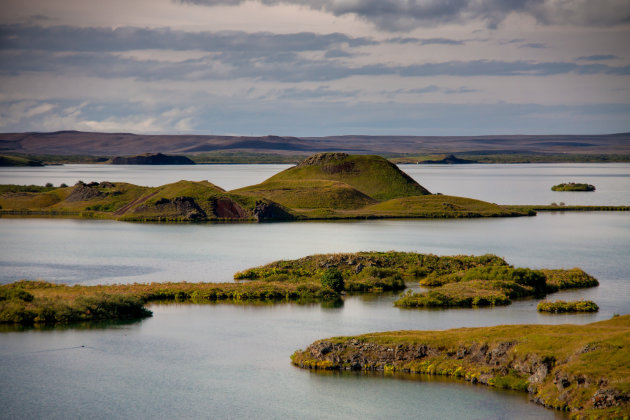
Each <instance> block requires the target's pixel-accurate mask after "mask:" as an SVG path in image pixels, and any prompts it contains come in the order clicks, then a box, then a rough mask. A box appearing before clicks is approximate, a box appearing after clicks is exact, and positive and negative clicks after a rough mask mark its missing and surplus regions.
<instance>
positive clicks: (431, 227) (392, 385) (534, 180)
mask: <svg viewBox="0 0 630 420" xmlns="http://www.w3.org/2000/svg"><path fill="white" fill-rule="evenodd" d="M284 167H286V166H283V165H250V166H244V165H199V166H194V167H163V168H158V169H156V168H154V167H151V168H145V167H140V168H139V169H138V170H137V172H134V171H136V168H138V167H114V168H113V169H114V170H112V169H111V168H110V167H106V166H99V165H66V166H59V167H47V168H40V170H43V171H48V172H46V173H44V172H40V173H39V175H38V176H39V177H40V178H37V177H36V176H35V175H33V174H37V173H38V172H36V169H33V168H26V169H24V170H22V169H20V170H15V169H11V170H9V169H3V170H2V171H1V172H0V183H8V182H18V181H9V180H13V179H30V181H23V182H22V181H20V182H18V183H34V184H42V182H43V183H45V182H49V181H50V182H54V183H55V184H59V183H60V182H66V183H68V184H71V183H74V182H76V180H78V179H82V180H84V181H92V180H105V179H109V180H119V181H127V182H134V183H137V184H145V185H159V184H163V183H165V182H171V181H175V180H178V179H197V180H199V179H209V180H210V181H211V182H214V183H216V184H217V185H221V186H223V187H225V188H236V187H239V186H243V185H248V184H252V183H256V182H260V181H262V180H263V179H265V178H267V177H268V176H270V175H272V174H273V173H275V172H276V171H278V170H281V169H282V168H284ZM581 167H584V168H586V169H585V170H584V171H585V172H584V173H588V174H591V175H592V177H591V175H589V177H579V176H576V175H575V174H578V175H579V173H578V172H579V171H581V169H579V168H581ZM64 168H65V169H64ZM402 169H404V170H406V171H407V172H408V173H410V174H411V175H412V176H414V177H415V178H417V179H422V184H423V185H425V186H426V187H427V188H429V189H430V190H432V191H439V192H443V193H449V194H459V195H467V196H475V194H479V195H486V196H488V197H492V196H493V195H494V197H495V199H493V200H492V201H495V202H510V201H511V200H514V199H516V198H517V197H518V196H520V195H523V196H524V197H526V198H527V199H523V200H522V201H521V200H519V201H513V202H520V203H524V202H533V201H531V200H540V201H537V202H540V203H546V201H542V200H548V198H547V195H546V194H547V190H548V189H549V188H550V187H551V185H553V184H554V183H559V182H564V181H571V180H575V181H584V182H589V183H592V184H595V185H596V186H597V187H598V191H596V192H595V193H584V195H580V196H577V198H576V200H590V199H591V198H590V197H591V196H589V195H588V194H597V196H596V197H599V199H601V200H602V201H598V202H596V203H595V204H623V205H628V204H630V199H629V198H630V185H628V184H630V183H629V182H628V174H629V173H630V170H629V169H630V165H617V164H611V165H599V164H594V165H573V164H563V165H497V166H496V167H495V166H490V165H466V166H461V167H459V166H458V167H442V166H437V165H431V166H420V165H408V166H402ZM451 169H452V170H453V172H449V171H450V170H451ZM32 171H34V172H32ZM197 171H198V172H197ZM53 173H54V174H55V176H56V177H57V178H55V180H53V179H51V177H52V174H53ZM134 173H136V174H137V175H138V177H137V178H135V177H134V175H133V174H134ZM536 173H538V174H544V175H541V176H540V177H538V176H536ZM27 174H31V175H27ZM117 174H118V176H120V177H121V178H119V179H114V178H113V176H114V175H117ZM195 174H196V175H199V177H196V178H195V177H193V175H195ZM596 174H599V175H596ZM77 176H78V177H79V178H77ZM100 176H103V178H100ZM573 176H575V179H573V178H571V177H573ZM596 176H598V177H599V178H597V179H595V177H596ZM20 177H27V178H20ZM28 177H30V178H28ZM125 177H126V178H125ZM510 178H511V179H516V180H518V182H510V181H506V179H510ZM527 178H530V183H527V182H526V179H527ZM539 178H542V179H539ZM151 179H153V180H154V181H153V182H149V181H150V180H151ZM470 179H477V181H476V182H471V181H470ZM552 179H553V180H552ZM594 179H595V180H594ZM549 183H551V185H548V184H549ZM473 184H474V185H483V187H481V186H479V188H474V187H473ZM508 184H509V185H512V186H516V185H520V187H518V189H517V190H516V191H515V190H512V189H509V188H508ZM492 185H494V186H495V188H494V189H492V188H490V187H488V186H492ZM543 186H544V191H543V189H542V187H543ZM486 187H487V188H486ZM466 188H470V191H469V192H468V193H467V194H464V192H462V191H463V190H465V189H466ZM514 188H516V187H514ZM451 191H460V192H451ZM607 191H608V192H607ZM610 191H618V193H615V194H613V193H610ZM549 193H551V191H549ZM555 194H567V193H555ZM555 194H554V196H555ZM572 194H580V193H572ZM607 194H609V195H607ZM498 195H500V197H499V198H501V197H504V198H505V200H501V199H496V197H497V196H498ZM613 196H614V197H613ZM561 197H562V198H561V199H560V198H554V199H553V201H564V202H567V203H568V202H569V198H565V197H570V196H566V195H561ZM581 197H584V198H581ZM602 197H603V198H602ZM606 197H608V198H606ZM477 198H482V197H479V196H477ZM486 199H488V200H490V199H489V198H486ZM579 204H590V202H586V201H582V202H579ZM394 249H395V250H401V251H418V252H427V253H428V252H431V253H435V254H440V255H449V254H484V253H495V254H497V255H500V256H502V257H504V258H506V259H507V261H508V262H509V263H511V264H514V265H517V266H525V267H531V268H541V267H548V268H562V267H564V268H570V267H574V266H579V267H581V268H583V269H584V270H586V271H587V272H588V273H590V274H592V275H594V276H595V277H597V278H598V279H599V280H600V283H601V284H600V286H599V287H597V288H593V289H586V290H579V291H572V292H563V293H560V294H556V295H551V297H553V298H555V297H561V298H567V299H569V298H570V299H573V298H585V299H592V300H595V301H596V302H597V303H598V304H599V306H600V308H601V309H600V312H599V313H597V314H586V315H560V316H553V315H543V314H539V313H538V312H536V309H535V305H536V303H537V301H535V300H521V301H516V302H514V303H513V304H512V305H510V306H506V307H499V308H494V309H492V308H482V309H454V310H401V309H398V308H395V307H394V306H393V304H392V302H393V301H394V299H395V298H396V296H395V295H392V294H383V295H371V296H351V297H346V299H345V301H344V303H343V305H340V306H333V307H331V306H330V305H326V304H309V305H297V304H276V305H231V304H217V305H180V304H171V305H151V310H153V312H154V316H153V317H152V318H149V319H146V320H143V321H141V322H135V323H130V324H106V325H92V326H90V327H87V328H80V327H78V326H75V327H71V328H64V329H49V330H44V331H36V330H26V331H21V332H17V331H10V330H8V329H5V332H3V333H2V334H0V378H1V379H0V404H1V405H2V413H0V417H2V418H12V419H13V418H43V417H45V418H53V419H56V418H59V419H61V418H64V419H65V418H81V417H89V418H131V417H138V418H149V417H150V418H158V419H162V418H164V419H167V418H200V417H201V418H263V419H272V418H307V419H308V418H313V419H315V418H318V419H319V418H365V419H380V418H384V417H390V418H402V417H406V418H408V417H418V418H436V419H437V418H467V419H485V418H506V419H508V418H510V419H511V418H524V419H527V418H531V419H534V418H536V419H538V418H564V417H563V415H562V414H561V413H556V412H554V411H551V410H547V409H544V408H542V407H539V406H537V405H535V404H533V403H530V402H528V397H527V396H526V395H524V394H519V393H513V392H504V391H498V390H494V389H489V388H487V387H484V386H478V385H471V384H468V383H461V382H457V381H454V380H448V379H444V378H435V377H428V378H427V377H421V376H412V375H401V376H396V377H394V376H387V375H363V374H318V373H312V372H309V371H306V370H301V369H297V368H295V367H293V366H291V365H290V361H289V356H290V355H291V353H292V352H293V351H294V350H296V349H299V348H304V347H306V346H307V345H309V344H310V343H311V342H312V341H314V340H316V339H319V338H324V337H329V336H336V335H347V334H360V333H367V332H374V331H387V330H400V329H447V328H455V327H462V326H488V325H497V324H507V323H589V322H593V321H596V320H601V319H607V318H610V317H611V316H612V315H613V314H614V313H628V312H630V268H628V265H627V256H628V255H630V213H625V212H623V213H622V212H619V213H617V212H592V213H564V214H563V213H543V214H539V215H538V216H536V217H526V218H505V219H471V220H378V221H350V222H300V223H263V224H253V223H241V224H183V225H175V224H139V223H122V222H115V221H90V220H71V219H8V218H0V250H1V251H2V252H1V253H0V282H2V283H6V282H10V281H14V280H17V279H20V278H31V279H33V278H43V279H46V280H52V281H58V282H64V283H69V284H99V283H122V282H149V281H180V280H187V281H221V282H223V281H231V279H232V276H233V274H234V272H235V271H238V270H242V269H245V268H248V267H251V266H254V265H259V264H264V263H267V262H270V261H272V260H276V259H281V258H285V259H286V258H296V257H301V256H304V255H309V254H312V253H326V252H346V251H359V250H394Z"/></svg>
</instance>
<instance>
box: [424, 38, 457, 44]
mask: <svg viewBox="0 0 630 420" xmlns="http://www.w3.org/2000/svg"><path fill="white" fill-rule="evenodd" d="M420 44H421V45H430V44H440V45H464V41H459V40H456V39H447V38H428V39H421V40H420Z"/></svg>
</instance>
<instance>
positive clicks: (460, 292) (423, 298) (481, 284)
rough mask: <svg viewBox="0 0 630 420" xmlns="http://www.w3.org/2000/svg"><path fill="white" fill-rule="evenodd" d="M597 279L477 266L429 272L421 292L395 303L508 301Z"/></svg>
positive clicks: (567, 273) (491, 303)
mask: <svg viewBox="0 0 630 420" xmlns="http://www.w3.org/2000/svg"><path fill="white" fill-rule="evenodd" d="M598 284H599V283H598V281H597V280H596V279H595V278H594V277H592V276H590V275H589V274H587V273H585V272H584V271H582V270H580V269H579V268H572V269H570V270H548V269H544V270H530V269H529V268H514V267H511V266H507V265H499V266H483V267H474V268H470V269H467V270H463V271H457V272H452V273H447V274H441V273H435V272H434V273H430V274H428V275H427V276H426V277H425V278H423V279H422V280H420V285H422V286H425V287H431V290H429V291H427V292H421V293H412V292H411V291H408V292H407V293H405V294H404V295H402V296H401V297H400V298H399V299H398V300H397V301H396V302H394V304H395V305H396V306H398V307H401V308H427V307H471V306H494V305H508V304H510V303H511V299H514V298H521V297H542V296H545V295H546V294H547V293H553V292H557V291H558V290H561V289H570V288H582V287H594V286H597V285H598Z"/></svg>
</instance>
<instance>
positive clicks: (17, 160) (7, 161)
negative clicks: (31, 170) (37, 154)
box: [0, 155, 44, 166]
mask: <svg viewBox="0 0 630 420" xmlns="http://www.w3.org/2000/svg"><path fill="white" fill-rule="evenodd" d="M0 166H44V164H43V163H42V162H41V161H39V160H34V159H28V158H24V157H20V156H6V155H0Z"/></svg>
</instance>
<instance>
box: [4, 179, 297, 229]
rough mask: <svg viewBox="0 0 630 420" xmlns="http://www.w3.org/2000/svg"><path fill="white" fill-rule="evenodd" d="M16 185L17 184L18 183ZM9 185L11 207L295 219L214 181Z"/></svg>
mask: <svg viewBox="0 0 630 420" xmlns="http://www.w3.org/2000/svg"><path fill="white" fill-rule="evenodd" d="M12 187H13V188H12ZM23 190H24V188H21V187H19V186H5V188H3V189H2V193H1V194H0V206H1V207H2V209H3V210H4V212H5V213H10V214H11V213H13V214H45V215H68V216H80V217H87V218H110V219H111V218H113V219H118V220H134V221H210V220H271V219H274V220H276V219H281V220H285V219H292V218H294V216H293V215H292V214H291V212H290V211H289V210H288V209H285V208H283V207H282V206H280V205H279V204H277V203H274V202H271V201H269V200H265V199H263V198H260V197H246V196H241V195H238V194H231V193H227V192H225V190H223V189H222V188H220V187H218V186H216V185H214V184H212V183H210V182H208V181H200V182H193V181H178V182H175V183H172V184H166V185H162V186H160V187H141V186H138V185H133V184H128V183H124V182H116V183H114V182H100V183H99V182H91V183H89V184H85V183H83V182H78V183H77V184H76V185H74V186H72V187H66V188H55V189H52V190H50V191H44V192H28V191H23Z"/></svg>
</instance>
